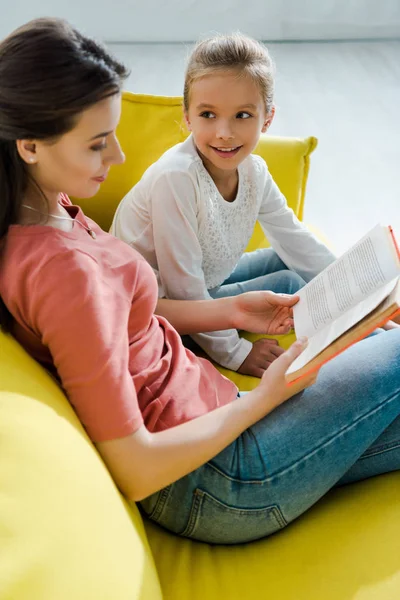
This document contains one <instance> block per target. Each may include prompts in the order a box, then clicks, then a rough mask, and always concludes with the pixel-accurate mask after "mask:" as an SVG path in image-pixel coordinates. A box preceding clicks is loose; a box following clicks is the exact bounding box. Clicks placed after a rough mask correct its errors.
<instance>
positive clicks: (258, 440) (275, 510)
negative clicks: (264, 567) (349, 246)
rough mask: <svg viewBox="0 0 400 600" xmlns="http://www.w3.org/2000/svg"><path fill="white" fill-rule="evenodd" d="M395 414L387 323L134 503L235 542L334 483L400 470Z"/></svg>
mask: <svg viewBox="0 0 400 600" xmlns="http://www.w3.org/2000/svg"><path fill="white" fill-rule="evenodd" d="M188 401H190V399H188ZM399 415H400V329H396V330H392V331H385V332H383V333H381V334H379V335H373V336H371V337H369V338H367V339H365V340H363V341H361V342H359V343H358V344H355V345H354V346H352V347H351V348H349V349H348V350H346V351H345V352H344V353H343V354H341V355H339V356H338V357H336V358H335V359H333V360H332V361H330V362H329V363H327V364H326V365H324V367H322V369H321V371H320V373H319V377H318V380H317V383H316V384H315V385H313V386H312V387H310V388H308V389H306V390H304V391H303V392H301V393H300V394H297V395H296V396H294V397H293V398H291V399H290V400H288V401H287V402H285V403H284V404H282V405H281V406H279V407H278V408H276V409H275V410H274V411H272V412H271V413H270V414H269V415H267V416H266V417H264V419H262V420H261V421H259V422H258V423H256V424H255V425H254V426H253V427H251V428H249V429H247V430H246V431H245V432H244V433H243V434H242V435H240V436H239V437H238V438H237V439H236V441H235V442H233V443H232V444H230V445H229V446H228V447H227V448H226V449H225V450H223V451H222V452H221V453H220V454H218V455H217V456H215V457H214V458H213V459H212V460H210V461H209V462H207V463H206V464H205V465H203V466H202V467H200V468H199V469H196V470H195V471H193V472H192V473H190V474H189V475H187V476H185V477H183V478H182V479H180V480H178V481H177V482H176V483H174V484H172V485H170V486H168V487H166V488H165V489H163V490H161V491H160V492H157V493H156V494H153V495H152V496H150V497H149V498H146V499H145V500H144V501H143V502H142V507H143V509H144V511H145V512H146V513H147V514H148V516H149V517H150V518H151V519H153V520H154V521H155V522H157V523H159V524H160V525H162V526H164V527H165V528H167V529H169V530H170V531H172V532H175V533H177V534H179V535H182V536H185V537H189V538H192V539H196V540H201V541H205V542H210V543H217V544H235V543H239V542H248V541H251V540H255V539H258V538H261V537H264V536H268V535H270V534H272V533H275V532H276V531H278V530H280V529H282V528H283V527H285V526H286V525H288V523H290V522H291V521H293V520H294V519H296V518H297V517H298V516H300V515H301V514H302V513H304V512H305V511H306V510H308V509H309V508H310V507H311V506H312V505H313V504H315V503H316V502H317V501H318V500H319V499H320V498H321V497H322V496H324V495H325V494H326V493H327V492H328V491H329V490H330V489H331V488H333V487H334V486H338V485H343V484H347V483H351V482H355V481H359V480H362V479H366V478H368V477H372V476H374V475H379V474H381V473H387V472H389V471H394V470H398V469H400V416H399ZM360 508H361V507H360Z"/></svg>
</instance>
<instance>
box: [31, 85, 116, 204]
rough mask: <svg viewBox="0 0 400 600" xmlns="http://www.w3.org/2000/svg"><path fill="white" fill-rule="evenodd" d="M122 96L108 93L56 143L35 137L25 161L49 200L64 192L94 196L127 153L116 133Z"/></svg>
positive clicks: (77, 195)
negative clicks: (114, 166) (121, 146)
mask: <svg viewBox="0 0 400 600" xmlns="http://www.w3.org/2000/svg"><path fill="white" fill-rule="evenodd" d="M120 115H121V95H120V94H115V95H113V96H109V97H108V98H105V99H103V100H101V101H100V102H98V103H97V104H95V105H93V106H92V107H90V108H88V109H87V110H85V111H84V112H82V113H81V115H80V117H79V118H78V120H77V122H76V125H75V127H74V128H73V129H72V130H71V131H69V132H68V133H65V134H64V135H62V136H61V137H60V138H58V140H57V141H56V142H55V143H54V142H53V143H51V142H49V141H46V140H45V141H43V140H42V141H41V140H33V141H31V146H29V142H25V149H26V148H28V149H29V148H32V149H33V150H34V151H33V152H32V153H30V154H29V155H27V156H24V160H25V161H26V162H27V163H28V165H29V168H30V170H31V174H32V176H33V178H34V179H35V181H36V183H37V184H38V185H39V186H40V188H41V189H42V191H43V192H44V193H45V195H46V197H47V198H48V199H50V198H52V197H54V195H57V196H58V195H59V194H60V192H64V193H66V194H67V195H69V196H75V197H77V198H90V197H91V196H94V195H95V194H96V193H97V191H98V189H99V187H100V185H101V183H102V182H103V181H104V180H105V179H106V177H107V174H108V171H109V168H110V166H111V165H112V164H117V163H122V162H124V160H125V156H124V154H123V152H122V151H121V148H120V145H119V143H118V140H117V138H116V135H115V130H116V127H117V125H118V122H119V119H120Z"/></svg>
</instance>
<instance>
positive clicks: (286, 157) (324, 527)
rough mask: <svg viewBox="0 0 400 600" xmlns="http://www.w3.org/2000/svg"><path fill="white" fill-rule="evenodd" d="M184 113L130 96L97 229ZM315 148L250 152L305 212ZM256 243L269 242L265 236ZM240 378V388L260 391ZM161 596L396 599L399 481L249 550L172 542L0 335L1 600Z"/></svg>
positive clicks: (169, 102)
mask: <svg viewBox="0 0 400 600" xmlns="http://www.w3.org/2000/svg"><path fill="white" fill-rule="evenodd" d="M180 115H181V111H180V99H179V98H168V99H167V98H151V97H143V96H134V95H131V94H126V95H125V96H124V102H123V116H122V121H121V125H120V128H119V135H120V138H121V142H122V145H123V148H124V150H125V152H126V154H127V161H126V164H125V165H124V166H120V167H116V168H115V169H113V172H112V173H111V175H110V179H109V181H107V183H106V184H105V185H104V187H103V188H102V190H101V192H100V194H99V195H98V197H97V198H95V199H92V200H85V201H82V202H81V204H82V206H84V209H85V210H86V212H87V213H88V214H89V215H91V216H93V217H94V218H96V219H97V220H98V221H99V222H100V223H101V224H102V225H103V227H107V226H108V225H109V223H110V219H111V217H112V214H113V211H114V209H115V207H116V205H117V203H118V201H119V200H120V199H121V197H122V196H123V194H124V193H125V191H126V190H127V189H129V187H130V186H131V185H132V184H133V183H134V182H135V181H136V180H137V179H138V178H139V177H140V175H141V173H142V172H143V170H144V169H145V168H146V167H147V165H149V164H150V163H151V162H152V161H154V160H155V159H156V158H157V157H158V156H159V155H160V154H161V153H162V151H163V150H164V149H166V148H167V147H168V146H170V145H172V144H174V143H176V142H178V141H179V140H181V139H182V138H183V136H184V135H185V133H184V130H183V128H182V127H181V116H180ZM315 144H316V141H315V140H314V139H313V138H309V139H307V140H295V139H278V138H268V139H267V138H263V139H262V141H261V143H260V146H259V148H258V151H259V152H260V153H261V154H262V155H263V156H264V157H265V158H266V159H267V162H268V163H269V165H270V169H271V171H272V173H273V175H274V177H275V179H276V180H277V182H278V184H279V185H280V186H281V188H282V190H283V191H284V192H285V194H286V196H287V197H288V200H289V202H290V204H291V205H292V206H293V208H294V209H295V210H296V211H297V213H298V214H299V215H301V214H302V207H303V200H304V187H305V183H306V179H307V172H308V164H309V154H310V152H311V151H312V149H313V148H314V147H315ZM337 160H338V167H339V168H340V164H339V159H337ZM253 243H254V244H255V245H258V244H260V243H264V240H263V239H262V236H261V235H260V232H259V231H257V232H256V233H255V237H254V239H253ZM61 318H62V307H60V319H61ZM83 334H84V332H83ZM289 342H290V339H287V340H286V343H289ZM239 379H240V380H239V384H240V386H241V387H242V389H244V388H247V389H249V387H250V386H251V385H252V384H253V383H254V382H252V381H250V380H247V381H245V380H244V379H243V378H239ZM161 598H164V599H166V600H200V599H202V600H203V599H207V600H208V599H209V600H216V599H224V600H225V599H226V600H239V599H240V600H247V599H249V600H255V599H258V598H260V599H264V598H265V599H271V600H378V599H379V600H398V598H400V473H394V474H391V475H386V476H382V477H379V478H376V479H374V480H369V481H366V482H363V483H361V484H358V485H353V486H348V487H346V488H342V489H338V490H335V491H333V492H331V493H330V494H328V496H327V497H326V498H325V499H323V500H322V501H321V502H319V503H318V504H317V505H316V506H315V507H314V508H312V509H311V510H310V511H309V512H308V513H307V514H306V515H304V516H303V517H302V518H300V519H299V520H298V521H297V522H295V523H294V524H292V525H291V526H289V527H288V528H287V529H286V530H284V531H282V532H281V533H279V534H277V535H275V536H272V537H271V538H268V539H265V540H261V541H259V542H256V543H252V544H247V545H242V546H234V547H216V546H210V545H207V544H201V543H196V542H193V541H190V540H185V539H180V538H178V537H175V536H173V535H171V534H169V533H167V532H165V531H163V530H161V529H159V528H158V527H156V526H155V525H153V524H151V523H148V522H146V521H143V520H142V518H141V516H140V514H139V511H138V509H137V507H136V506H135V505H129V504H128V503H127V502H126V501H125V500H124V499H123V498H122V497H121V495H120V494H119V492H118V490H117V489H116V487H115V485H114V483H113V481H112V479H111V478H110V476H109V474H108V472H107V470H106V468H105V467H104V465H103V463H102V461H101V460H100V458H99V456H98V455H97V453H96V451H95V449H94V447H93V445H92V444H91V442H90V441H89V439H88V437H87V436H86V433H85V432H84V430H83V428H82V427H81V425H80V423H79V421H78V419H77V418H76V416H75V414H74V412H73V410H72V409H71V407H70V405H69V403H68V402H67V400H66V399H65V397H64V395H63V393H62V392H61V390H60V389H59V387H58V385H57V384H56V383H55V381H54V380H53V379H52V378H51V377H50V376H49V375H48V374H47V373H46V372H45V371H44V370H43V369H42V368H41V367H40V366H39V365H38V364H36V363H35V362H34V361H33V360H32V359H31V358H30V357H29V356H27V354H26V353H25V352H24V351H23V350H22V348H21V347H20V346H19V345H18V344H17V343H16V342H15V340H13V339H12V338H11V336H6V335H4V334H0V600H22V599H24V600H25V599H26V600H28V599H29V600H133V599H138V600H159V599H161Z"/></svg>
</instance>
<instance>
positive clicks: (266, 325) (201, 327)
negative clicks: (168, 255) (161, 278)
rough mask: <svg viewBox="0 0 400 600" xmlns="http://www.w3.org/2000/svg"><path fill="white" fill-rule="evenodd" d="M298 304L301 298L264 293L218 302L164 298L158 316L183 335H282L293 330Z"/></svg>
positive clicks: (218, 300) (158, 306)
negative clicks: (294, 308) (235, 331)
mask: <svg viewBox="0 0 400 600" xmlns="http://www.w3.org/2000/svg"><path fill="white" fill-rule="evenodd" d="M297 301H298V297H297V296H287V295H284V294H274V293H273V292H264V291H260V292H246V293H245V294H240V295H239V296H231V297H228V298H218V299H216V300H167V299H165V298H161V299H159V300H158V303H157V307H156V311H155V312H156V314H157V315H161V316H162V317H165V318H166V319H167V320H168V321H169V322H170V323H171V325H173V327H174V328H175V329H176V330H177V331H178V332H179V333H180V334H182V335H183V334H190V333H197V332H201V331H217V330H220V329H231V328H234V329H244V330H246V331H251V332H254V333H269V334H272V335H274V334H276V335H279V334H283V333H287V332H288V331H289V330H290V329H291V327H292V326H293V320H292V306H293V305H294V304H296V302H297Z"/></svg>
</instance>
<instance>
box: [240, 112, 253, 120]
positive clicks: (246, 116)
mask: <svg viewBox="0 0 400 600" xmlns="http://www.w3.org/2000/svg"><path fill="white" fill-rule="evenodd" d="M250 117H251V114H250V113H248V112H244V111H242V112H239V113H238V114H237V115H236V118H237V119H250Z"/></svg>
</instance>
